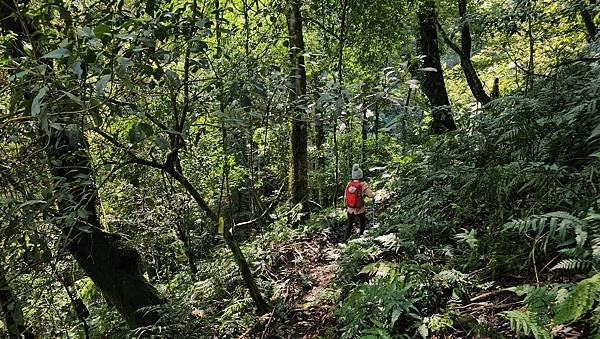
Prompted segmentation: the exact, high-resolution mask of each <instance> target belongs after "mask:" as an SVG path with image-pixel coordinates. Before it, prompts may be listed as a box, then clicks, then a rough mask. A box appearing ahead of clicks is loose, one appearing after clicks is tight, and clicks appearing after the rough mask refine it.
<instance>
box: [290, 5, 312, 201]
mask: <svg viewBox="0 0 600 339" xmlns="http://www.w3.org/2000/svg"><path fill="white" fill-rule="evenodd" d="M300 5H301V0H289V2H288V4H287V7H288V8H287V13H286V14H287V27H288V36H289V42H290V52H289V55H290V60H291V64H292V71H291V76H290V82H291V84H292V85H291V86H290V91H289V92H290V102H291V103H292V105H293V110H294V113H293V114H292V118H291V135H290V155H289V156H290V160H289V179H288V180H289V184H288V188H289V197H290V201H291V202H292V203H294V204H297V203H303V202H304V201H306V199H307V197H308V174H307V170H308V163H307V155H308V152H307V146H308V144H307V137H308V131H307V127H306V121H305V119H304V116H305V113H304V108H303V106H304V105H303V104H304V103H305V100H306V68H305V66H304V55H303V53H304V37H303V34H302V13H301V11H300ZM305 205H306V204H305Z"/></svg>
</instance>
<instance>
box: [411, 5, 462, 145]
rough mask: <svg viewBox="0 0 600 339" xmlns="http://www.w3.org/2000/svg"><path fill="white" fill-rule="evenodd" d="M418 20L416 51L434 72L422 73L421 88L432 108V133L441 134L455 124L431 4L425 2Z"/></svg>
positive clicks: (424, 64) (424, 63)
mask: <svg viewBox="0 0 600 339" xmlns="http://www.w3.org/2000/svg"><path fill="white" fill-rule="evenodd" d="M417 16H418V19H419V38H418V49H419V53H420V54H421V55H422V56H423V57H424V58H423V67H424V68H434V69H435V70H436V71H435V72H424V75H423V76H422V81H421V86H422V89H423V92H424V93H425V96H427V99H429V102H430V104H431V106H432V108H431V111H432V116H433V122H432V124H431V130H432V132H433V133H436V134H438V133H443V132H444V131H447V130H448V131H452V130H455V129H456V124H455V123H454V119H453V118H452V114H451V111H450V100H449V99H448V93H447V91H446V84H445V82H444V75H443V73H442V65H441V63H440V50H439V46H438V38H437V29H436V23H435V8H434V5H433V3H432V2H429V1H428V2H426V3H425V4H424V5H423V6H422V7H421V8H420V9H419V12H418V13H417Z"/></svg>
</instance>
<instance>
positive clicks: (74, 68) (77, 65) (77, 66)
mask: <svg viewBox="0 0 600 339" xmlns="http://www.w3.org/2000/svg"><path fill="white" fill-rule="evenodd" d="M71 72H73V75H75V76H76V77H77V80H81V75H82V74H83V69H82V68H81V59H79V58H77V60H75V62H74V63H73V64H72V65H71Z"/></svg>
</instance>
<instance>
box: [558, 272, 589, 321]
mask: <svg viewBox="0 0 600 339" xmlns="http://www.w3.org/2000/svg"><path fill="white" fill-rule="evenodd" d="M599 300H600V273H597V274H596V275H594V276H592V277H591V278H588V279H585V280H582V281H580V282H579V283H577V285H575V288H574V289H573V291H571V292H570V293H569V295H568V296H567V298H566V299H565V300H564V301H563V302H562V303H561V304H560V305H559V308H558V311H557V313H556V315H555V316H554V321H555V322H556V323H558V324H562V323H566V322H570V321H574V320H577V319H579V318H580V317H581V316H582V315H583V314H584V313H586V312H587V311H589V310H590V309H591V308H592V307H593V306H594V303H595V302H596V301H599Z"/></svg>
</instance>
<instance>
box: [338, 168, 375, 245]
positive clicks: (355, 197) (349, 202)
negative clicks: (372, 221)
mask: <svg viewBox="0 0 600 339" xmlns="http://www.w3.org/2000/svg"><path fill="white" fill-rule="evenodd" d="M365 195H366V196H368V197H369V198H375V193H373V191H371V190H370V189H369V185H368V184H367V183H366V182H365V181H363V171H362V169H360V166H359V165H358V164H354V165H352V179H351V180H350V181H349V182H348V184H347V185H346V190H345V192H344V200H345V201H346V212H347V213H348V223H347V224H346V231H345V232H344V242H346V241H348V238H349V237H350V233H351V232H352V226H353V225H354V220H356V218H357V217H358V220H359V225H360V226H359V232H358V233H359V234H361V235H362V233H363V232H364V230H365V226H366V224H367V216H366V214H367V206H366V204H365V200H364V197H365Z"/></svg>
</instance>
